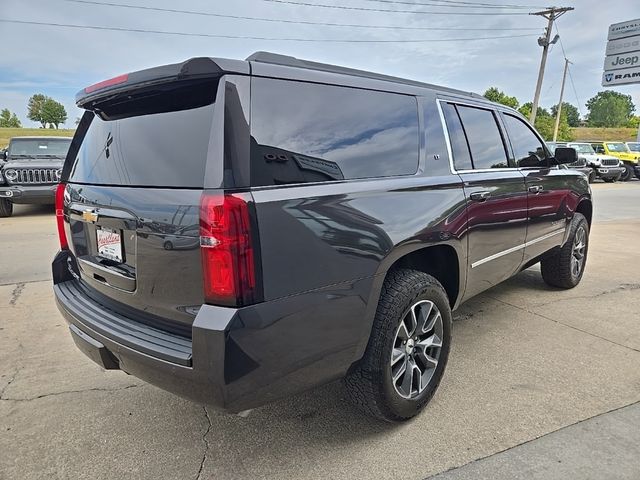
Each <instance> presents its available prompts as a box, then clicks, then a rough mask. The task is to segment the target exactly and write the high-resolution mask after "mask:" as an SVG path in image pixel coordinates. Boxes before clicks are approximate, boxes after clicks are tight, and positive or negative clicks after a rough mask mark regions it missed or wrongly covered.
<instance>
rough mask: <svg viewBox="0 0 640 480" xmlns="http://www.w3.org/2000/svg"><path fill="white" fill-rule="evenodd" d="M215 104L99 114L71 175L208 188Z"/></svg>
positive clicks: (91, 180)
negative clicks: (121, 115)
mask: <svg viewBox="0 0 640 480" xmlns="http://www.w3.org/2000/svg"><path fill="white" fill-rule="evenodd" d="M214 105H215V104H210V105H207V106H204V107H199V108H193V109H190V110H181V111H177V112H168V113H156V114H150V115H142V116H136V117H129V118H123V119H120V120H111V121H106V120H102V119H101V118H100V117H98V116H96V117H94V118H93V120H92V122H91V125H90V126H89V129H88V131H87V133H86V136H85V138H84V140H83V142H82V146H81V147H80V150H79V152H78V156H77V158H76V159H75V161H74V163H73V165H72V167H71V173H70V176H69V180H70V181H71V182H75V183H87V184H92V185H132V186H166V187H190V188H202V187H203V185H204V174H205V167H206V163H207V151H208V147H209V137H210V133H211V123H212V121H213V108H214Z"/></svg>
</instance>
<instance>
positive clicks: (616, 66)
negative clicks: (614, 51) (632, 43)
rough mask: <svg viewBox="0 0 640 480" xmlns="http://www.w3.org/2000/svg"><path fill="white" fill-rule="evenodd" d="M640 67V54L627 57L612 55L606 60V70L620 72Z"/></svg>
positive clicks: (631, 54)
mask: <svg viewBox="0 0 640 480" xmlns="http://www.w3.org/2000/svg"><path fill="white" fill-rule="evenodd" d="M637 65H640V52H638V53H630V54H626V55H612V56H610V57H607V58H605V59H604V69H605V70H620V69H622V68H627V67H635V66H637Z"/></svg>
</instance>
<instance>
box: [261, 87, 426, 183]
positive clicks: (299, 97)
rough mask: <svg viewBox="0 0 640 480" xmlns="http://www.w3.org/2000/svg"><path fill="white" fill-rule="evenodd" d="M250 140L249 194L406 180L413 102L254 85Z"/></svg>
mask: <svg viewBox="0 0 640 480" xmlns="http://www.w3.org/2000/svg"><path fill="white" fill-rule="evenodd" d="M251 137H252V138H251V141H252V145H251V183H252V185H255V186H258V185H277V184H287V183H304V182H323V181H331V180H343V179H355V178H371V177H388V176H395V175H412V174H414V173H416V171H417V169H418V155H419V129H418V106H417V102H416V99H415V98H414V97H412V96H406V95H399V94H392V93H384V92H375V91H366V90H359V89H354V88H347V87H338V86H332V85H319V84H312V83H302V82H291V81H284V80H272V79H266V78H254V79H253V80H252V88H251Z"/></svg>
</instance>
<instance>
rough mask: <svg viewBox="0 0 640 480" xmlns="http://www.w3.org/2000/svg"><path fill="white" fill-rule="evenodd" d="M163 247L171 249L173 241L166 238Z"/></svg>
mask: <svg viewBox="0 0 640 480" xmlns="http://www.w3.org/2000/svg"><path fill="white" fill-rule="evenodd" d="M163 247H164V249H165V250H173V243H171V242H170V241H169V240H167V241H166V242H164V245H163Z"/></svg>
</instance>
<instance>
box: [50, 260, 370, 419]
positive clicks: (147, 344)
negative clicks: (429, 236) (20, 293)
mask: <svg viewBox="0 0 640 480" xmlns="http://www.w3.org/2000/svg"><path fill="white" fill-rule="evenodd" d="M68 258H70V254H68V253H67V252H60V253H59V254H58V255H57V256H56V259H55V260H54V264H53V272H54V293H55V298H56V303H57V306H58V309H59V310H60V312H61V313H62V315H63V316H64V317H65V319H66V320H67V322H68V323H69V324H70V326H71V334H72V336H73V338H74V341H75V342H76V345H78V347H79V348H80V350H81V351H83V352H84V353H85V354H86V355H87V356H88V357H89V358H91V359H92V360H93V361H95V362H97V363H98V364H100V365H101V366H102V367H103V368H106V369H111V368H119V369H121V370H123V371H125V372H127V373H129V374H131V375H134V376H136V377H138V378H140V379H142V380H144V381H146V382H148V383H151V384H153V385H156V386H158V387H160V388H162V389H164V390H168V391H170V392H173V393H175V394H177V395H180V396H183V397H186V398H189V399H191V400H193V401H196V402H198V403H202V404H206V405H211V406H213V407H214V408H216V409H218V410H222V411H227V412H234V413H237V412H241V411H243V410H248V409H251V408H255V407H259V406H261V405H264V404H266V403H269V402H271V401H274V400H277V399H278V398H282V397H286V396H289V395H292V394H296V393H299V392H301V391H304V390H308V389H309V388H312V387H315V386H318V385H321V384H323V383H327V382H329V381H332V380H335V379H337V378H340V377H341V376H343V375H344V374H345V373H346V372H347V370H348V369H349V367H350V366H351V365H352V364H353V362H354V361H356V360H357V359H358V358H359V357H360V356H361V354H362V349H361V347H362V342H361V340H362V335H363V332H365V331H367V332H368V331H369V330H370V325H369V326H367V325H365V324H364V323H365V321H364V307H365V305H364V303H362V301H361V298H362V296H361V295H362V293H363V291H364V289H366V288H370V281H371V280H370V279H369V280H368V281H366V280H360V281H357V282H354V283H353V284H352V285H351V286H350V287H349V289H348V290H347V291H349V290H350V291H351V293H354V296H351V295H345V293H346V292H345V289H344V287H341V288H342V290H343V291H342V293H343V295H342V296H341V297H339V296H337V295H335V294H332V293H330V292H327V291H320V292H309V293H305V294H301V295H298V296H294V297H288V298H284V299H280V300H274V301H271V302H264V303H260V304H257V305H252V306H249V307H244V308H239V309H236V308H227V307H216V306H212V305H202V307H201V308H200V310H199V312H198V314H197V315H196V317H195V319H194V322H193V326H192V335H191V338H185V337H180V336H177V335H174V334H171V333H168V332H166V331H162V330H160V329H158V328H154V327H151V326H148V325H145V324H142V323H140V322H137V321H135V320H133V319H131V318H126V317H124V316H122V315H120V314H118V313H117V312H114V311H113V310H110V309H108V308H107V307H105V306H103V305H100V304H98V303H96V302H95V301H94V300H93V299H92V298H90V297H89V296H88V295H87V291H86V290H85V287H84V286H83V285H82V282H81V281H79V280H77V279H75V278H73V277H72V276H71V275H70V274H68V270H67V259H68ZM65 272H66V273H65ZM363 282H364V283H363ZM356 297H357V298H358V299H360V302H359V303H358V302H357V301H356ZM364 340H365V345H366V338H365V339H364Z"/></svg>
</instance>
